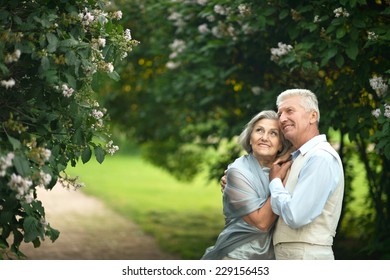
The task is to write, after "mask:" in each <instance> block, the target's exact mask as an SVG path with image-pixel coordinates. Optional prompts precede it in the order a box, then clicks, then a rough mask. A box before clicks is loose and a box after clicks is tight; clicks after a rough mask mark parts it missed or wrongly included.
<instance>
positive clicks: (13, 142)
mask: <svg viewBox="0 0 390 280" xmlns="http://www.w3.org/2000/svg"><path fill="white" fill-rule="evenodd" d="M7 136H8V140H9V142H10V143H11V145H12V148H13V149H14V150H18V149H20V147H21V145H22V144H21V143H20V141H19V140H18V139H16V138H13V137H12V136H9V135H7Z"/></svg>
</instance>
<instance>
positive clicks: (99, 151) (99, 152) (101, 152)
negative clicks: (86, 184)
mask: <svg viewBox="0 0 390 280" xmlns="http://www.w3.org/2000/svg"><path fill="white" fill-rule="evenodd" d="M104 156H105V153H104V150H103V149H102V147H100V146H97V147H95V157H96V160H97V161H98V162H99V163H102V162H103V161H104Z"/></svg>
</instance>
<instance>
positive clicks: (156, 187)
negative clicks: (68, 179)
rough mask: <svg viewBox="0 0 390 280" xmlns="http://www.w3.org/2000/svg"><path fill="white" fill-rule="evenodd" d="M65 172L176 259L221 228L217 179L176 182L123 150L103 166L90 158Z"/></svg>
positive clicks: (192, 254)
mask: <svg viewBox="0 0 390 280" xmlns="http://www.w3.org/2000/svg"><path fill="white" fill-rule="evenodd" d="M67 173H68V174H70V175H72V176H76V175H77V176H79V181H80V182H84V183H85V184H86V186H85V187H84V188H83V189H82V191H83V192H85V193H87V194H89V195H93V196H95V197H98V198H100V199H102V200H103V201H104V202H105V203H106V205H107V206H108V207H110V208H112V209H113V210H114V211H116V212H117V213H119V214H121V215H122V216H124V217H126V218H128V219H131V220H133V221H135V222H136V223H137V224H139V225H140V227H141V228H142V229H143V230H144V231H145V232H147V233H150V234H152V235H153V236H154V237H155V238H156V240H157V242H158V244H159V245H160V246H161V248H162V249H164V250H165V251H167V252H171V253H174V254H175V255H177V256H178V257H179V258H182V259H199V258H200V257H201V256H202V254H203V253H204V251H205V249H206V247H207V246H210V245H212V244H213V243H214V242H215V239H216V236H217V235H218V234H219V232H220V231H221V229H222V227H223V224H224V220H223V216H222V210H221V209H222V201H221V199H222V196H221V192H220V188H219V186H218V185H217V183H214V182H213V183H210V182H207V181H206V180H205V179H202V178H198V179H197V180H195V181H194V182H191V183H185V182H179V181H177V180H176V179H175V178H173V177H172V176H170V175H169V174H167V173H166V172H164V171H163V170H161V169H159V168H156V167H154V166H152V165H150V164H149V163H147V162H145V161H144V160H142V159H141V158H140V157H139V156H134V155H121V154H117V155H115V156H113V157H107V158H106V160H105V161H104V162H103V163H102V164H101V165H100V164H99V163H97V162H96V161H94V160H91V161H90V162H88V163H87V164H84V165H83V164H82V163H79V164H78V165H77V166H76V167H74V168H68V169H67Z"/></svg>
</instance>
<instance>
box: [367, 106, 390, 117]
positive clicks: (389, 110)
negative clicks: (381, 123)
mask: <svg viewBox="0 0 390 280" xmlns="http://www.w3.org/2000/svg"><path fill="white" fill-rule="evenodd" d="M384 107H385V112H384V113H383V115H384V116H385V117H386V118H390V105H388V104H387V103H385V106H384ZM371 114H372V115H373V116H374V117H375V118H378V117H379V116H380V115H381V110H380V109H379V108H377V109H375V110H373V111H372V112H371Z"/></svg>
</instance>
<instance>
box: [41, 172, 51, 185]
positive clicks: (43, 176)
mask: <svg viewBox="0 0 390 280" xmlns="http://www.w3.org/2000/svg"><path fill="white" fill-rule="evenodd" d="M39 176H40V183H41V184H42V185H44V186H47V185H49V184H50V182H51V175H50V174H48V173H45V172H43V171H41V172H39Z"/></svg>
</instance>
